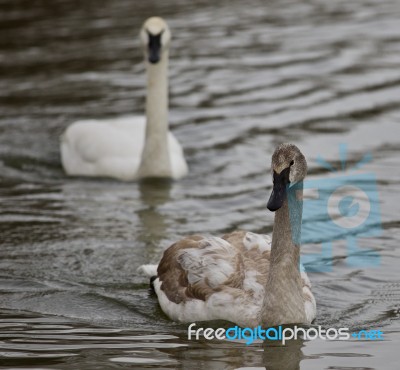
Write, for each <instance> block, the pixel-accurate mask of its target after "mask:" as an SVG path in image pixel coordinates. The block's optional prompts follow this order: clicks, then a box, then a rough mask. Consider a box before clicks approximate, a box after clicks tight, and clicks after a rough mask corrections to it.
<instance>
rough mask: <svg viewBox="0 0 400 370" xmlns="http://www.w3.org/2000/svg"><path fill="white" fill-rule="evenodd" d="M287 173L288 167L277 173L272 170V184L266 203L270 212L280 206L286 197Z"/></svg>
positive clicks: (288, 171)
mask: <svg viewBox="0 0 400 370" xmlns="http://www.w3.org/2000/svg"><path fill="white" fill-rule="evenodd" d="M289 174H290V167H288V168H285V169H284V170H283V171H281V173H279V174H278V173H276V172H275V171H274V186H273V188H272V193H271V196H270V197H269V200H268V204H267V208H268V209H269V210H270V211H271V212H275V211H277V210H278V209H279V208H281V207H282V205H283V202H284V201H285V199H286V189H287V185H288V184H289V183H290V181H289Z"/></svg>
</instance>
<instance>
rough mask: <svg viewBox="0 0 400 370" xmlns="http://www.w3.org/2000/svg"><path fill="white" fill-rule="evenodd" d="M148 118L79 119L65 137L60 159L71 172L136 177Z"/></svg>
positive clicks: (69, 172)
mask: <svg viewBox="0 0 400 370" xmlns="http://www.w3.org/2000/svg"><path fill="white" fill-rule="evenodd" d="M144 131H145V121H144V119H143V117H136V116H128V117H120V118H116V119H109V120H99V121H96V120H86V121H78V122H75V123H74V124H72V125H71V126H69V127H68V128H67V130H66V132H65V133H64V134H63V136H62V141H61V158H62V162H63V166H64V169H65V171H66V172H67V173H68V174H70V175H87V176H111V177H116V178H121V179H132V178H134V176H135V174H136V172H137V168H138V166H139V163H140V159H141V152H142V150H143V140H144Z"/></svg>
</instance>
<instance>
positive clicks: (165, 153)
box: [139, 50, 172, 177]
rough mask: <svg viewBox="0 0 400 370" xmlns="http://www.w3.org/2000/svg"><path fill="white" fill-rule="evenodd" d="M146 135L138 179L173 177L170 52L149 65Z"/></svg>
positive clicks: (166, 51) (147, 65) (147, 64)
mask: <svg viewBox="0 0 400 370" xmlns="http://www.w3.org/2000/svg"><path fill="white" fill-rule="evenodd" d="M146 68H147V97H146V119H147V122H146V134H145V143H144V147H143V152H142V159H141V164H140V168H139V177H171V176H172V168H171V160H170V153H169V147H168V50H165V51H164V52H163V54H162V57H161V59H160V61H159V62H158V63H156V64H151V63H149V62H148V61H147V62H146Z"/></svg>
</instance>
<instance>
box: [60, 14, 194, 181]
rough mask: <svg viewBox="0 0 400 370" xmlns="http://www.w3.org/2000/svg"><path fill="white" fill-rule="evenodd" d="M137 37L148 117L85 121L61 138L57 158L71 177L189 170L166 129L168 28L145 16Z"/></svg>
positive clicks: (168, 173) (178, 173)
mask: <svg viewBox="0 0 400 370" xmlns="http://www.w3.org/2000/svg"><path fill="white" fill-rule="evenodd" d="M140 37H141V40H142V44H143V45H144V52H145V53H144V54H145V62H146V70H147V97H146V117H140V116H126V117H119V118H112V119H104V120H83V121H78V122H75V123H73V124H72V125H70V126H69V127H68V128H67V129H66V130H65V132H64V134H63V135H62V137H61V148H60V149H61V161H62V165H63V167H64V170H65V172H66V173H67V174H68V175H73V176H97V177H112V178H116V179H119V180H125V181H130V180H137V179H139V178H144V177H166V178H172V179H180V178H182V177H184V176H185V175H186V174H187V172H188V166H187V163H186V160H185V157H184V154H183V150H182V147H181V146H180V144H179V142H178V140H177V139H176V138H175V137H174V135H173V134H172V133H171V132H170V131H169V130H168V53H169V42H170V31H169V28H168V26H167V24H166V23H165V22H164V20H163V19H161V18H158V17H152V18H149V19H148V20H147V21H146V22H145V23H144V25H143V27H142V30H141V33H140Z"/></svg>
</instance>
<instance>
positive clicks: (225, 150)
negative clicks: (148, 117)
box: [0, 0, 400, 370]
mask: <svg viewBox="0 0 400 370" xmlns="http://www.w3.org/2000/svg"><path fill="white" fill-rule="evenodd" d="M151 15H162V16H164V17H165V18H166V19H167V20H168V22H169V24H170V27H171V29H172V33H173V43H172V50H171V61H170V92H171V109H170V122H171V127H172V130H173V131H174V133H175V134H176V135H177V137H178V138H179V139H180V141H181V143H182V144H183V147H184V148H185V153H186V156H187V159H188V162H189V166H190V175H189V176H188V177H187V178H185V179H184V180H183V181H180V182H177V183H171V184H165V183H164V184H163V183H161V184H160V183H150V184H149V183H147V184H137V183H119V182H116V181H112V180H104V179H103V180H99V179H96V180H94V179H81V178H68V177H66V176H65V175H64V174H63V171H62V168H61V164H60V157H59V148H58V139H59V135H60V134H61V133H62V131H63V130H64V128H65V127H66V126H67V125H68V124H70V123H71V122H73V121H74V120H76V119H81V118H101V117H115V116H119V115H126V114H142V112H143V108H144V83H145V79H144V66H143V63H142V52H141V50H140V45H139V40H138V37H137V36H138V32H139V29H140V26H141V24H142V22H143V20H144V19H145V18H147V17H148V16H151ZM399 18H400V2H399V1H397V0H383V1H378V0H376V1H347V0H346V1H344V0H339V1H324V0H311V1H304V2H299V1H294V0H280V1H269V2H268V3H267V2H262V1H255V0H250V1H239V0H238V1H235V0H233V1H221V2H219V4H218V6H217V5H215V2H213V1H208V0H204V1H202V0H195V1H184V0H181V1H178V0H177V1H173V0H166V1H162V2H161V1H140V2H139V1H128V0H118V1H111V0H96V1H89V0H86V1H76V0H51V1H50V0H47V1H46V0H42V1H31V0H1V1H0V112H1V117H0V204H1V208H0V244H1V248H0V292H1V293H0V315H1V319H0V365H2V366H3V367H4V368H9V367H17V368H28V367H29V368H36V369H43V368H47V369H48V368H51V369H71V368H81V369H99V368H145V367H146V368H149V367H154V368H191V369H207V370H209V369H233V368H247V369H250V368H251V369H255V368H268V369H299V368H300V369H307V370H308V369H398V368H399V365H398V348H399V345H400V335H399V332H400V325H399V317H400V277H399V266H400V254H399V251H398V248H397V247H398V245H399V243H400V218H399V214H400V190H399V189H400V172H399V166H398V163H399V161H400V146H399V144H400V135H399V134H400V126H399V122H400V22H399ZM283 141H293V142H295V143H296V144H297V145H298V146H299V147H300V148H301V149H302V150H303V152H304V153H305V155H306V157H307V158H308V162H309V167H310V178H311V179H314V178H327V177H329V176H331V175H332V174H330V173H329V171H328V170H326V169H324V168H323V167H322V166H321V165H320V164H318V162H317V158H318V157H319V156H322V157H324V158H325V159H326V160H328V161H330V162H333V164H334V165H338V164H339V144H340V143H346V144H347V145H348V163H349V164H350V166H349V167H351V166H352V165H354V164H355V163H356V162H357V161H359V160H360V159H361V158H362V156H363V155H364V154H365V153H371V155H372V156H373V160H372V162H370V163H368V164H366V165H365V166H364V167H363V170H364V171H367V172H370V173H371V172H372V173H374V174H375V175H376V177H377V182H378V190H379V199H380V205H381V213H382V227H383V232H382V234H381V235H380V236H376V237H374V238H369V239H365V240H364V244H363V247H367V248H369V249H371V248H372V249H374V250H375V251H376V252H377V253H378V254H379V256H380V264H379V265H378V266H376V267H374V268H369V267H365V266H351V265H350V264H349V263H348V257H349V255H348V253H347V252H346V244H345V242H344V241H341V242H340V241H339V242H337V243H336V244H335V245H334V248H333V266H332V269H331V271H327V272H315V273H311V274H310V278H311V280H312V282H313V284H314V292H315V295H316V298H317V303H318V317H317V320H316V323H315V324H316V325H322V326H324V327H329V326H334V327H340V326H347V327H349V328H351V329H354V330H357V329H381V330H383V332H384V338H385V340H384V341H379V342H378V341H356V340H351V341H345V342H344V341H335V342H326V341H322V340H316V341H304V342H303V341H298V342H292V343H289V344H288V345H287V346H286V347H279V346H276V345H274V346H272V345H269V344H263V343H256V344H253V345H251V346H248V347H247V346H246V345H245V344H244V343H231V342H227V341H211V342H207V341H205V340H200V341H188V339H187V336H186V326H185V325H178V324H176V323H173V322H171V321H169V320H167V319H166V317H165V316H164V315H163V314H162V312H161V311H160V309H159V308H158V306H157V303H156V300H155V299H154V297H151V296H150V295H149V292H148V289H147V286H148V285H147V280H146V279H143V278H142V277H140V276H138V275H137V273H136V268H137V267H138V266H139V265H141V264H143V263H148V262H153V263H155V262H157V261H158V260H159V258H160V256H161V254H162V251H163V250H164V249H165V248H166V247H167V246H168V245H169V244H170V243H171V242H172V241H174V240H176V239H177V238H179V237H181V236H183V235H185V234H190V233H198V232H199V233H200V232H202V233H211V234H217V235H218V234H221V233H224V232H227V231H231V230H233V229H234V228H244V229H248V230H251V231H256V232H271V230H272V223H273V215H272V214H270V213H268V212H267V210H266V209H265V204H266V200H267V198H268V194H269V192H270V190H271V178H270V175H269V174H268V172H267V171H268V170H269V162H270V156H271V154H272V152H273V149H274V147H275V146H276V144H277V143H280V142H283ZM350 173H351V170H346V171H345V172H344V174H346V175H347V174H350ZM318 251H319V246H318V245H305V246H304V247H303V252H304V253H318ZM361 254H362V253H361ZM323 263H324V261H323V259H322V260H321V259H320V260H318V258H317V259H316V260H315V264H317V265H318V264H323Z"/></svg>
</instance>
